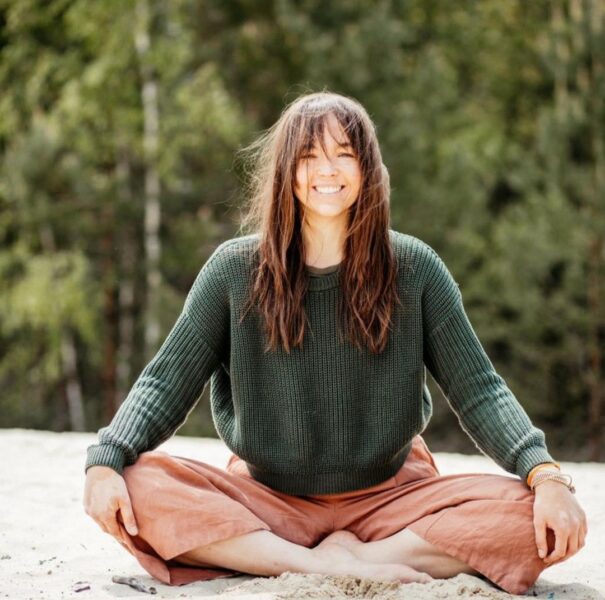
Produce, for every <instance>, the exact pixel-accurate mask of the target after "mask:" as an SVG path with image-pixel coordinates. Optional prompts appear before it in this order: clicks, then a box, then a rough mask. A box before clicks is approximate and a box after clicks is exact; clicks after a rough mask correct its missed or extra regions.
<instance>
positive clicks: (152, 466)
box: [120, 435, 555, 594]
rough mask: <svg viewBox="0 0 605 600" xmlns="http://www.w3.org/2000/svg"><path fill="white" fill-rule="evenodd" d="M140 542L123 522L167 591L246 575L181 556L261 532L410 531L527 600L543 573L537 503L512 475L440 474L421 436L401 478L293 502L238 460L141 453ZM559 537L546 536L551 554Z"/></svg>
mask: <svg viewBox="0 0 605 600" xmlns="http://www.w3.org/2000/svg"><path fill="white" fill-rule="evenodd" d="M124 480H125V482H126V485H127V488H128V492H129V494H130V499H131V502H132V506H133V511H134V515H135V518H136V521H137V525H138V530H139V531H138V534H137V535H135V536H131V535H130V534H129V533H128V532H127V531H126V529H125V528H124V526H123V524H122V523H121V522H120V533H121V536H122V538H123V539H122V544H123V547H124V548H125V549H127V550H128V551H129V552H130V553H132V554H133V555H134V556H135V557H136V559H137V560H138V562H139V563H140V564H141V566H142V567H143V568H144V569H145V570H146V571H147V572H148V573H150V574H151V575H152V576H153V577H155V578H156V579H158V580H160V581H161V582H164V583H166V584H170V585H183V584H186V583H190V582H193V581H200V580H208V579H214V578H217V577H229V576H234V575H240V574H241V573H239V572H237V571H233V570H230V569H223V568H219V567H212V568H210V567H193V566H189V565H185V564H183V563H179V562H178V560H176V559H175V557H177V556H179V555H181V554H183V553H185V552H188V551H190V550H193V549H194V548H197V547H199V546H204V545H207V544H211V543H213V542H218V541H221V540H226V539H228V538H231V537H234V536H239V535H243V534H245V533H249V532H252V531H257V530H263V529H264V530H267V531H271V532H272V533H274V534H275V535H278V536H279V537H281V538H284V539H286V540H288V541H290V542H294V543H295V544H300V545H303V546H305V547H307V548H312V547H314V546H315V545H317V544H318V543H319V542H320V541H321V540H322V539H324V538H325V537H326V536H327V535H329V534H330V533H332V532H333V531H335V530H339V529H346V530H348V531H352V532H353V533H354V534H355V535H357V536H358V537H359V538H360V539H361V540H362V541H364V542H369V541H375V540H382V539H384V538H387V537H389V536H392V535H393V534H395V533H397V532H398V531H401V530H402V529H404V528H407V529H409V530H410V531H412V532H413V533H415V534H416V535H418V536H420V537H421V538H423V539H424V540H426V541H427V542H429V543H430V544H433V545H434V546H436V547H437V548H438V549H439V550H441V551H443V552H445V553H447V554H449V555H451V556H453V557H455V558H457V559H459V560H461V561H463V562H464V563H466V564H468V565H470V566H471V567H472V568H473V569H475V570H477V571H478V572H479V573H480V574H481V575H483V576H484V577H485V578H487V579H488V580H489V581H491V582H492V583H493V584H495V585H496V586H498V587H500V588H502V589H503V590H505V591H507V592H509V593H513V594H523V593H525V592H526V591H527V589H528V588H529V587H530V586H531V585H533V584H534V582H535V581H536V579H537V578H538V576H539V575H540V573H541V572H542V571H543V570H544V569H545V568H547V566H548V565H545V564H544V562H543V561H542V559H540V557H539V556H538V552H537V547H536V541H535V534H534V526H533V502H534V495H533V494H532V493H531V491H530V490H529V489H528V488H527V486H526V485H525V484H524V483H523V482H522V481H521V480H520V479H519V478H516V477H512V476H508V475H492V474H485V473H466V474H455V475H446V476H443V475H441V474H440V473H439V471H438V469H437V465H436V464H435V461H434V458H433V456H432V454H431V452H430V450H429V449H428V447H427V445H426V443H425V441H424V440H423V438H422V437H421V436H420V435H418V436H416V437H415V438H414V440H413V444H412V449H411V451H410V453H409V455H408V456H407V458H406V460H405V462H404V464H403V465H402V467H401V468H400V470H399V471H398V472H397V473H396V474H395V475H394V476H393V477H391V478H389V479H387V480H386V481H383V482H381V483H379V484H377V485H374V486H372V487H369V488H365V489H359V490H354V491H348V492H343V493H338V494H321V495H309V496H294V495H288V494H284V493H281V492H278V491H276V490H274V489H272V488H270V487H267V486H266V485H264V484H262V483H259V482H258V481H256V480H255V479H254V478H252V476H251V475H250V473H249V471H248V469H247V466H246V463H245V462H244V461H243V460H242V459H240V458H239V457H238V456H236V455H234V454H232V455H231V456H230V458H229V461H228V464H227V465H226V469H221V468H217V467H214V466H212V465H209V464H206V463H204V462H200V461H197V460H193V459H190V458H183V457H178V456H172V455H170V454H167V453H166V452H162V451H157V450H156V451H150V452H144V453H142V454H141V455H140V456H139V459H138V460H137V462H136V463H135V464H133V465H131V466H129V467H126V468H125V469H124ZM554 541H555V540H554V535H553V533H552V531H550V530H548V536H547V543H548V549H549V553H550V552H551V551H552V549H553V548H554Z"/></svg>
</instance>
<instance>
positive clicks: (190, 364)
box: [85, 246, 229, 474]
mask: <svg viewBox="0 0 605 600" xmlns="http://www.w3.org/2000/svg"><path fill="white" fill-rule="evenodd" d="M219 248H220V246H219ZM218 250H219V249H217V250H216V251H215V253H214V254H213V255H212V256H211V257H210V258H209V259H208V261H207V262H206V263H205V264H204V266H203V267H202V269H201V271H200V273H199V274H198V276H197V278H196V280H195V282H194V284H193V286H192V288H191V290H190V292H189V294H188V296H187V299H186V301H185V304H184V307H183V310H182V312H181V314H180V315H179V317H178V318H177V320H176V322H175V324H174V326H173V327H172V330H171V331H170V333H169V334H168V336H167V337H166V339H165V341H164V342H163V344H162V345H161V347H160V349H159V350H158V351H157V353H156V354H155V356H154V357H153V358H152V359H151V361H150V362H149V363H148V364H147V366H146V367H145V368H144V369H143V371H142V372H141V374H140V375H139V377H138V379H137V380H136V382H135V383H134V385H133V387H132V389H131V390H130V392H129V393H128V396H127V397H126V399H125V400H124V402H123V403H122V404H121V405H120V407H119V409H118V410H117V412H116V414H115V416H114V417H113V419H112V421H111V423H110V424H109V425H108V426H106V427H103V428H101V429H100V430H99V432H98V443H97V444H95V445H92V446H89V447H88V449H87V457H86V464H85V471H86V470H87V469H88V468H89V467H91V466H93V465H104V466H108V467H111V468H112V469H114V470H115V471H117V472H118V473H120V474H121V473H122V471H123V469H124V467H125V466H128V465H131V464H134V463H135V462H136V460H137V458H138V456H139V454H141V453H142V452H146V451H148V450H153V449H154V448H156V447H157V446H159V445H160V444H161V443H162V442H164V441H166V440H167V439H169V438H170V437H171V436H172V435H173V434H174V433H175V431H176V430H177V429H178V428H179V427H180V426H181V425H182V424H183V423H184V422H185V420H186V419H187V416H188V415H189V413H190V411H191V410H193V408H194V406H195V405H196V404H197V402H198V400H199V398H200V396H201V394H202V392H203V390H204V387H205V385H206V383H207V381H208V380H209V379H210V377H211V375H212V373H213V372H214V371H215V369H216V368H217V367H218V366H219V364H220V362H221V356H222V353H221V350H222V349H223V348H224V347H225V339H226V338H228V336H229V332H228V323H229V302H228V297H227V291H226V286H225V284H224V282H223V277H222V275H221V269H220V260H219V259H218V256H219V255H218Z"/></svg>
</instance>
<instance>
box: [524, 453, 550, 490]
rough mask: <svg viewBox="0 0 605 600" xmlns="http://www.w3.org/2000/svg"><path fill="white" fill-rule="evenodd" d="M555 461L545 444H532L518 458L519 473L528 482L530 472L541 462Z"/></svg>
mask: <svg viewBox="0 0 605 600" xmlns="http://www.w3.org/2000/svg"><path fill="white" fill-rule="evenodd" d="M547 462H555V459H554V458H553V457H552V456H551V455H550V454H549V453H548V451H547V450H546V448H545V447H544V446H530V447H529V448H526V449H525V450H523V452H521V454H520V455H519V458H518V459H517V475H519V477H521V479H522V480H523V482H524V483H525V484H527V476H528V475H529V472H530V471H531V470H532V469H533V468H534V467H535V466H536V465H539V464H541V463H547Z"/></svg>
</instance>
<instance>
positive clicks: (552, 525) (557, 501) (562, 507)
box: [534, 481, 588, 566]
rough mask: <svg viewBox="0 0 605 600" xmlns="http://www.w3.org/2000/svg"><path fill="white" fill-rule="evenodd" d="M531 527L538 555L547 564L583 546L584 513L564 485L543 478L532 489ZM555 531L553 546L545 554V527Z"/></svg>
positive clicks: (565, 558)
mask: <svg viewBox="0 0 605 600" xmlns="http://www.w3.org/2000/svg"><path fill="white" fill-rule="evenodd" d="M535 493H536V498H535V500H534V529H535V532H536V545H537V546H538V554H539V556H540V558H543V559H544V562H545V563H546V564H547V565H548V566H552V565H554V564H556V563H558V562H563V561H564V560H567V559H568V558H570V557H571V556H573V555H574V554H575V553H576V552H578V550H580V548H582V547H583V546H584V543H585V538H586V533H587V531H588V525H587V523H586V513H585V512H584V511H583V510H582V507H581V506H580V505H579V503H578V501H577V500H576V498H575V496H574V495H573V494H572V493H571V492H570V491H569V489H568V488H567V486H566V485H564V484H563V483H560V482H558V481H544V482H542V483H540V484H538V485H537V486H536V488H535ZM547 528H549V529H552V530H553V532H554V534H555V547H554V550H553V551H552V552H551V554H550V555H549V556H546V553H547V552H548V547H547V543H546V529H547Z"/></svg>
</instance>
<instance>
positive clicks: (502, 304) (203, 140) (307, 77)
mask: <svg viewBox="0 0 605 600" xmlns="http://www.w3.org/2000/svg"><path fill="white" fill-rule="evenodd" d="M141 2H146V4H147V6H148V8H149V10H150V15H151V20H150V23H151V25H150V30H149V33H150V52H149V54H148V56H147V58H146V61H147V63H146V65H145V67H148V68H149V69H150V70H151V71H150V72H151V73H152V74H153V78H154V81H155V82H156V84H157V90H158V98H157V106H158V118H159V122H158V127H159V131H158V137H159V142H160V143H159V147H158V151H157V156H156V157H154V161H155V162H154V163H153V166H154V168H156V169H157V172H158V174H159V179H160V185H161V190H160V196H161V205H162V227H161V232H160V236H161V243H162V255H161V263H160V267H161V271H162V277H163V282H162V285H161V291H160V296H161V298H162V302H163V310H162V315H161V319H160V321H161V327H162V330H163V332H164V333H166V332H167V331H168V329H169V328H170V327H171V325H172V323H173V322H174V319H175V318H176V315H177V313H178V311H179V310H180V307H181V305H182V302H183V299H184V295H185V294H186V292H187V291H188V289H189V287H190V285H191V282H192V281H193V278H194V277H195V275H196V273H197V271H198V269H199V268H200V266H201V264H202V263H203V262H204V260H205V257H206V256H207V255H208V254H209V253H210V252H211V250H212V248H213V247H214V246H215V245H216V244H217V243H218V242H219V241H221V240H223V239H226V238H228V237H230V235H231V233H232V232H233V231H234V230H235V229H236V228H237V223H235V222H234V219H233V217H232V215H231V212H230V211H231V209H232V208H235V207H236V202H237V198H238V196H237V195H238V193H239V190H240V189H241V186H240V183H241V182H240V181H239V180H238V178H239V177H240V176H241V174H240V173H239V172H238V171H237V165H236V164H235V163H234V156H235V150H236V149H237V148H238V147H239V146H240V145H242V144H245V143H247V142H249V141H250V139H251V138H253V137H255V136H256V135H257V134H258V133H259V131H260V130H262V129H263V128H266V127H268V126H270V125H271V124H272V123H274V122H275V120H276V119H277V117H278V116H279V113H280V112H281V110H282V109H283V106H284V103H285V102H288V101H290V100H292V99H293V98H294V97H295V96H297V95H298V94H299V93H301V92H304V91H307V90H319V89H324V88H326V89H329V90H334V91H337V92H340V93H344V94H348V95H351V96H353V97H355V98H357V99H358V100H360V101H361V102H362V103H363V104H364V106H366V108H367V109H368V112H369V113H370V115H371V117H372V118H373V120H374V122H375V123H376V126H377V131H378V136H379V139H380V142H381V148H382V152H383V158H384V162H385V164H386V165H387V167H388V169H389V172H390V177H391V185H392V196H391V215H392V226H393V227H394V228H395V229H398V230H401V231H405V232H408V233H411V234H413V235H417V236H418V237H420V238H421V239H424V240H425V241H427V242H428V243H430V244H431V245H432V246H433V247H435V249H436V250H437V251H438V252H439V253H440V254H441V255H442V256H443V257H444V259H445V261H446V263H447V264H448V266H449V267H450V270H451V271H452V273H453V274H454V276H455V278H456V279H457V281H458V282H459V283H460V287H461V291H462V294H463V299H464V301H465V306H466V308H467V312H468V314H469V317H470V319H471V322H472V323H473V324H474V326H475V328H476V331H477V333H478V335H479V338H480V339H481V341H482V343H483V344H484V346H485V348H486V350H487V352H488V355H489V356H490V358H491V359H492V361H493V362H494V364H495V366H496V367H497V370H498V371H499V372H500V373H501V374H502V375H503V376H504V377H505V379H506V381H507V383H508V384H509V386H510V387H511V389H512V390H513V392H514V393H515V394H516V395H517V397H518V399H519V400H520V402H521V403H522V404H523V406H524V407H525V408H526V410H527V411H528V413H529V414H530V416H531V417H532V419H534V420H535V421H536V423H537V424H538V425H539V426H541V427H543V428H544V429H545V430H546V431H547V439H548V440H549V448H550V449H551V450H552V451H556V449H560V451H561V452H567V453H568V455H570V456H571V455H572V454H573V452H575V453H576V454H574V456H577V457H580V458H585V457H587V452H588V449H587V445H586V443H585V440H586V436H587V433H588V429H587V426H586V422H587V420H588V419H589V405H590V402H591V400H590V399H591V398H593V399H594V398H595V397H596V396H595V390H596V389H597V387H598V386H599V385H600V386H601V387H603V365H602V361H603V357H602V353H601V358H600V359H599V360H600V361H601V364H599V365H598V366H597V367H595V364H596V362H595V356H596V354H595V352H596V351H595V347H596V345H598V344H600V345H601V347H603V342H604V341H605V314H604V313H605V308H604V305H603V301H602V298H603V297H605V293H604V292H605V290H604V289H603V288H604V285H603V280H604V279H605V278H604V277H603V270H604V266H603V263H604V261H603V255H602V254H603V250H602V248H603V232H605V210H603V208H604V206H605V202H604V201H603V200H604V198H603V189H605V179H604V178H605V162H604V161H605V158H604V156H605V151H604V147H605V134H604V131H603V124H604V123H605V108H604V100H603V99H604V98H605V89H604V87H605V80H604V79H603V76H602V73H603V65H604V63H605V33H604V32H605V24H603V16H602V14H601V17H599V14H600V13H599V12H598V11H597V8H598V3H597V2H594V1H592V2H584V3H573V2H568V1H567V0H556V1H555V2H546V1H545V0H538V1H536V2H531V3H528V2H522V1H521V0H515V1H513V2H499V1H497V0H485V1H483V2H480V3H476V2H469V1H463V2H458V3H455V4H454V3H451V2H446V1H445V0H435V1H431V2H426V1H425V0H410V1H407V0H406V1H405V2H403V1H387V0H378V1H372V2H370V1H369V0H355V1H354V2H344V1H339V2H329V3H326V2H321V1H320V0H304V1H300V2H295V1H294V0H275V1H273V2H251V1H248V0H237V1H234V2H224V1H222V0H200V1H196V2H193V1H191V0H177V1H175V2H166V1H161V0H140V1H137V0H128V1H125V2H119V3H118V2H111V1H109V0H107V1H105V0H101V1H98V2H95V3H90V2H85V1H84V0H52V1H50V2H45V3H35V2H31V1H27V2H23V1H22V0H1V1H0V15H1V16H2V23H3V24H2V29H1V31H2V36H1V38H0V39H1V42H0V44H1V52H2V60H1V61H0V86H1V87H2V90H3V94H2V96H0V169H1V175H2V176H1V177H0V272H1V275H0V286H1V289H2V299H1V301H0V342H1V343H2V346H3V347H5V348H8V350H4V351H3V352H2V353H0V385H2V386H3V390H5V391H6V393H5V396H4V397H5V398H8V399H9V400H8V401H6V400H4V401H3V402H4V403H6V402H8V403H9V404H10V407H11V409H10V411H8V412H7V411H5V410H2V411H0V412H2V413H3V417H2V419H3V421H0V424H3V425H7V424H20V425H23V426H40V427H52V426H54V425H53V424H56V423H60V422H61V421H60V419H58V418H57V416H56V415H57V414H59V413H60V411H61V410H64V408H63V406H64V401H63V399H62V395H63V393H64V381H65V373H64V365H62V363H61V355H60V352H59V350H58V348H59V347H60V340H61V336H62V335H64V334H65V331H70V332H72V333H73V334H74V335H75V340H76V345H77V349H78V368H79V377H80V380H81V385H82V389H83V394H84V397H85V399H86V407H87V411H88V413H89V414H90V415H93V416H94V419H93V420H94V421H95V422H94V426H100V425H101V424H102V423H103V422H105V421H106V420H107V419H108V418H109V416H110V413H111V410H112V402H113V401H114V400H112V399H111V398H112V395H113V397H114V399H115V400H117V402H119V401H120V400H121V398H119V397H118V398H115V396H116V394H118V395H119V392H118V391H117V390H116V382H115V377H113V376H112V373H114V374H115V372H116V362H115V360H116V359H115V355H116V351H117V349H118V348H119V347H120V343H121V342H120V339H121V338H120V335H122V334H121V333H120V331H121V330H120V327H121V325H122V324H123V323H124V319H126V318H132V319H133V320H134V325H133V327H134V330H133V333H132V340H131V341H132V348H131V358H130V359H129V361H130V363H131V364H130V363H129V366H130V375H129V377H130V380H129V381H130V383H132V381H134V378H135V377H136V375H137V374H138V372H139V371H140V369H141V368H142V367H143V366H144V365H143V363H142V360H141V357H142V354H143V352H142V350H143V347H142V337H143V334H142V331H143V328H144V324H145V322H144V319H145V317H144V315H145V310H144V309H145V298H146V276H147V274H146V271H145V264H146V263H145V235H144V219H145V216H144V215H145V211H144V204H145V193H146V192H145V189H146V188H145V185H146V184H145V177H146V172H147V169H148V168H149V166H150V163H149V157H148V156H147V155H146V153H145V147H144V135H143V131H144V126H145V118H144V112H143V102H142V98H143V94H144V90H143V87H142V77H141V69H142V67H143V65H141V64H140V57H139V56H138V55H137V52H136V44H135V39H134V35H133V30H134V29H135V27H134V25H135V24H136V23H137V18H138V17H137V15H138V13H137V7H139V6H140V3H141ZM601 12H602V11H601ZM146 93H148V92H146ZM127 242H130V243H131V244H130V245H128V244H127ZM599 244H601V246H600V248H601V250H600V251H599V250H598V248H599ZM127 248H130V250H128V252H127ZM595 249H596V250H595ZM129 252H131V253H130V254H129ZM128 257H129V258H128ZM126 258H128V260H126ZM129 261H130V262H129ZM125 282H126V283H130V284H131V285H132V289H133V297H132V298H131V301H130V304H124V303H123V298H125V297H127V295H128V294H127V288H126V287H125V286H124V283H125ZM125 290H126V291H125ZM599 297H600V298H601V300H600V304H599V303H598V301H595V300H594V298H599ZM49 298H52V300H53V301H52V302H48V299H49ZM595 340H596V341H595ZM433 391H434V392H435V394H434V396H435V397H436V402H435V405H436V406H435V412H434V417H433V421H432V423H431V425H430V427H429V431H428V432H427V434H428V435H427V437H428V439H429V441H430V442H433V444H434V445H435V447H436V449H440V447H439V440H447V441H448V443H449V444H450V446H449V447H450V448H456V449H469V450H470V449H472V445H471V443H470V442H469V441H468V440H467V439H465V437H464V434H463V433H462V431H461V430H460V428H459V426H458V424H457V422H456V419H455V417H454V416H453V415H452V414H451V412H450V411H449V410H448V408H447V406H446V403H445V402H442V401H440V400H438V399H437V397H438V393H437V390H436V389H435V388H434V386H433ZM207 393H208V389H207V390H206V394H207ZM603 412H605V411H603ZM6 415H11V416H8V417H7V416H6ZM53 415H54V416H53ZM594 419H595V417H594V416H593V421H594ZM598 419H600V422H598V423H596V424H595V423H594V422H593V424H592V425H591V427H593V428H594V427H597V428H600V429H602V428H603V423H602V415H601V417H598V418H597V420H598ZM183 431H185V432H187V433H191V434H195V433H196V432H200V431H203V433H204V434H206V435H207V434H209V433H210V432H211V431H212V427H211V423H210V416H209V412H208V406H207V404H202V406H201V407H200V408H199V409H198V410H196V411H195V413H194V414H193V415H191V417H190V419H189V420H188V423H187V425H186V426H185V427H184V428H183ZM591 431H592V430H591Z"/></svg>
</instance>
